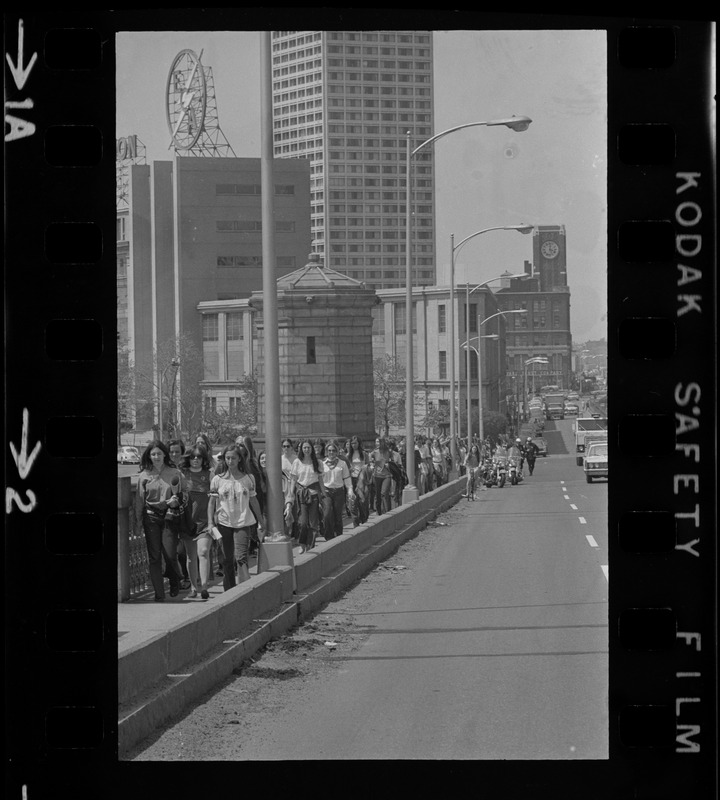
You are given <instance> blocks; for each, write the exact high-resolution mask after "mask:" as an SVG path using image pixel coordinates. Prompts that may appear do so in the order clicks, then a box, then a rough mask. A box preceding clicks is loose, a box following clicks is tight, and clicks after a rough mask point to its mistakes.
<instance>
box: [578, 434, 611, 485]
mask: <svg viewBox="0 0 720 800" xmlns="http://www.w3.org/2000/svg"><path fill="white" fill-rule="evenodd" d="M583 469H584V470H585V480H586V481H587V482H588V483H592V482H593V481H594V480H595V478H606V479H607V477H608V443H607V441H604V442H592V443H590V444H589V445H588V447H587V450H586V451H585V457H584V458H583Z"/></svg>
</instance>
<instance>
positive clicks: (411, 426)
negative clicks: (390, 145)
mask: <svg viewBox="0 0 720 800" xmlns="http://www.w3.org/2000/svg"><path fill="white" fill-rule="evenodd" d="M531 122H532V120H531V119H530V117H523V116H521V117H515V116H513V117H507V118H505V119H494V120H486V121H484V122H468V123H466V124H464V125H456V126H455V127H453V128H448V129H447V130H444V131H441V132H440V133H436V134H435V136H431V137H430V138H429V139H426V140H425V141H424V142H421V143H420V144H419V145H418V146H417V147H416V148H415V149H412V148H411V145H410V131H408V132H407V134H406V159H405V215H406V218H405V308H406V312H405V316H406V325H407V350H406V353H407V355H406V361H407V363H406V369H405V375H406V381H405V395H406V397H405V441H406V447H405V449H406V459H407V475H408V481H409V483H408V485H407V486H406V487H405V488H404V489H403V496H402V502H403V504H405V503H409V502H412V501H413V500H417V499H418V496H419V495H418V489H417V486H416V485H415V419H414V414H415V403H414V399H415V394H414V385H415V376H414V374H413V372H414V370H413V344H412V288H413V280H412V172H411V169H412V158H413V156H414V155H416V154H417V153H418V152H420V150H422V149H423V147H426V146H427V145H429V144H431V143H433V142H436V141H437V140H438V139H441V138H442V137H443V136H447V135H448V134H450V133H454V132H455V131H459V130H463V129H464V128H473V127H480V126H485V127H497V126H501V127H505V128H510V129H511V130H513V131H517V132H520V131H526V130H527V129H528V128H529V127H530V123H531ZM450 307H451V308H452V303H451V304H450ZM452 323H454V315H453V318H452ZM453 335H454V334H453ZM450 409H451V411H452V403H451V405H450Z"/></svg>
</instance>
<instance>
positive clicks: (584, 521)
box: [578, 517, 587, 525]
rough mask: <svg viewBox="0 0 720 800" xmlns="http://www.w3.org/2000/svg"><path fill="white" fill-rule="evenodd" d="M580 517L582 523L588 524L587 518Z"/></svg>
mask: <svg viewBox="0 0 720 800" xmlns="http://www.w3.org/2000/svg"><path fill="white" fill-rule="evenodd" d="M578 519H579V520H580V524H581V525H587V520H586V519H585V517H578Z"/></svg>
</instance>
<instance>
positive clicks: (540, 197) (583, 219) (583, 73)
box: [116, 29, 607, 342]
mask: <svg viewBox="0 0 720 800" xmlns="http://www.w3.org/2000/svg"><path fill="white" fill-rule="evenodd" d="M260 38H261V37H260V34H259V33H258V32H256V31H189V32H182V31H147V32H136V31H134V32H119V33H118V34H117V39H116V59H117V61H116V63H117V74H116V78H117V81H116V83H117V115H116V116H117V127H116V132H117V136H118V137H122V136H129V135H132V134H136V135H137V136H138V138H139V139H140V140H141V141H142V142H143V143H144V144H145V146H146V148H147V161H148V163H150V162H151V161H155V160H168V159H170V158H171V157H172V151H171V150H170V149H169V144H170V133H169V131H168V128H167V122H166V119H165V85H166V81H167V75H168V71H169V69H170V65H171V64H172V61H173V59H174V57H175V56H176V54H177V53H178V52H179V51H180V50H182V49H186V48H187V49H190V50H194V51H195V52H196V53H199V52H200V51H201V50H202V51H203V53H202V61H203V64H204V65H205V66H209V67H212V71H213V78H214V83H215V93H216V98H217V107H218V117H219V123H220V128H221V129H222V131H223V133H224V135H225V137H226V139H227V140H228V141H229V143H230V144H231V145H232V148H233V150H234V151H235V153H236V155H237V156H238V157H241V158H259V157H260V117H259V112H260V70H259V57H260ZM433 47H434V100H435V119H434V127H433V134H436V133H439V132H441V131H444V130H447V129H448V128H453V127H455V126H457V125H463V124H465V123H468V122H478V121H486V120H491V119H498V118H502V117H509V116H512V115H517V116H520V115H524V116H528V117H530V118H531V119H532V120H533V122H532V124H531V125H530V127H529V129H528V130H527V131H525V132H522V133H515V132H513V131H511V130H509V129H508V128H504V127H475V128H469V129H466V130H463V131H458V132H455V133H452V134H450V135H448V136H447V137H443V138H442V139H441V140H440V141H438V142H436V143H435V145H433V146H434V148H435V167H436V204H435V208H436V248H437V283H438V284H439V285H447V284H448V283H449V281H450V275H449V264H450V248H451V244H450V242H451V235H452V234H454V235H455V243H456V244H457V243H458V242H459V241H461V240H462V239H464V238H465V237H467V236H470V235H471V234H473V233H475V232H476V231H478V230H482V229H485V228H490V227H495V226H503V225H518V224H521V223H523V224H534V225H564V226H565V229H566V237H567V238H566V242H567V277H568V284H569V286H570V297H571V301H570V302H571V311H570V314H571V332H572V336H573V341H575V342H584V341H587V340H590V339H593V340H594V339H601V338H606V313H605V312H606V307H607V287H606V284H607V252H606V227H607V163H606V162H607V157H606V154H607V88H606V84H607V82H606V64H607V54H606V35H605V32H604V31H602V30H550V29H548V30H532V31H523V30H512V31H507V30H506V31H503V30H487V31H482V30H460V31H451V30H448V31H434V33H433ZM531 259H532V236H523V235H521V234H519V233H517V232H515V231H492V232H488V233H487V234H483V235H481V236H477V237H476V238H475V239H473V240H472V241H469V242H468V243H467V244H466V245H464V246H463V247H462V248H461V249H460V250H458V251H457V258H456V274H455V280H456V285H459V284H465V283H466V282H470V283H471V284H477V283H480V282H481V281H484V280H486V279H488V278H492V277H494V276H496V275H499V274H500V273H501V272H504V271H505V270H506V269H508V270H510V271H511V272H522V270H523V262H524V261H525V260H528V261H529V260H531Z"/></svg>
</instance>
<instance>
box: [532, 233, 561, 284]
mask: <svg viewBox="0 0 720 800" xmlns="http://www.w3.org/2000/svg"><path fill="white" fill-rule="evenodd" d="M533 263H534V265H535V272H536V273H537V275H538V276H539V278H540V291H541V292H551V291H552V290H553V288H554V287H556V286H567V259H566V251H565V226H564V225H538V226H537V227H536V228H535V233H534V234H533Z"/></svg>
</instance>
